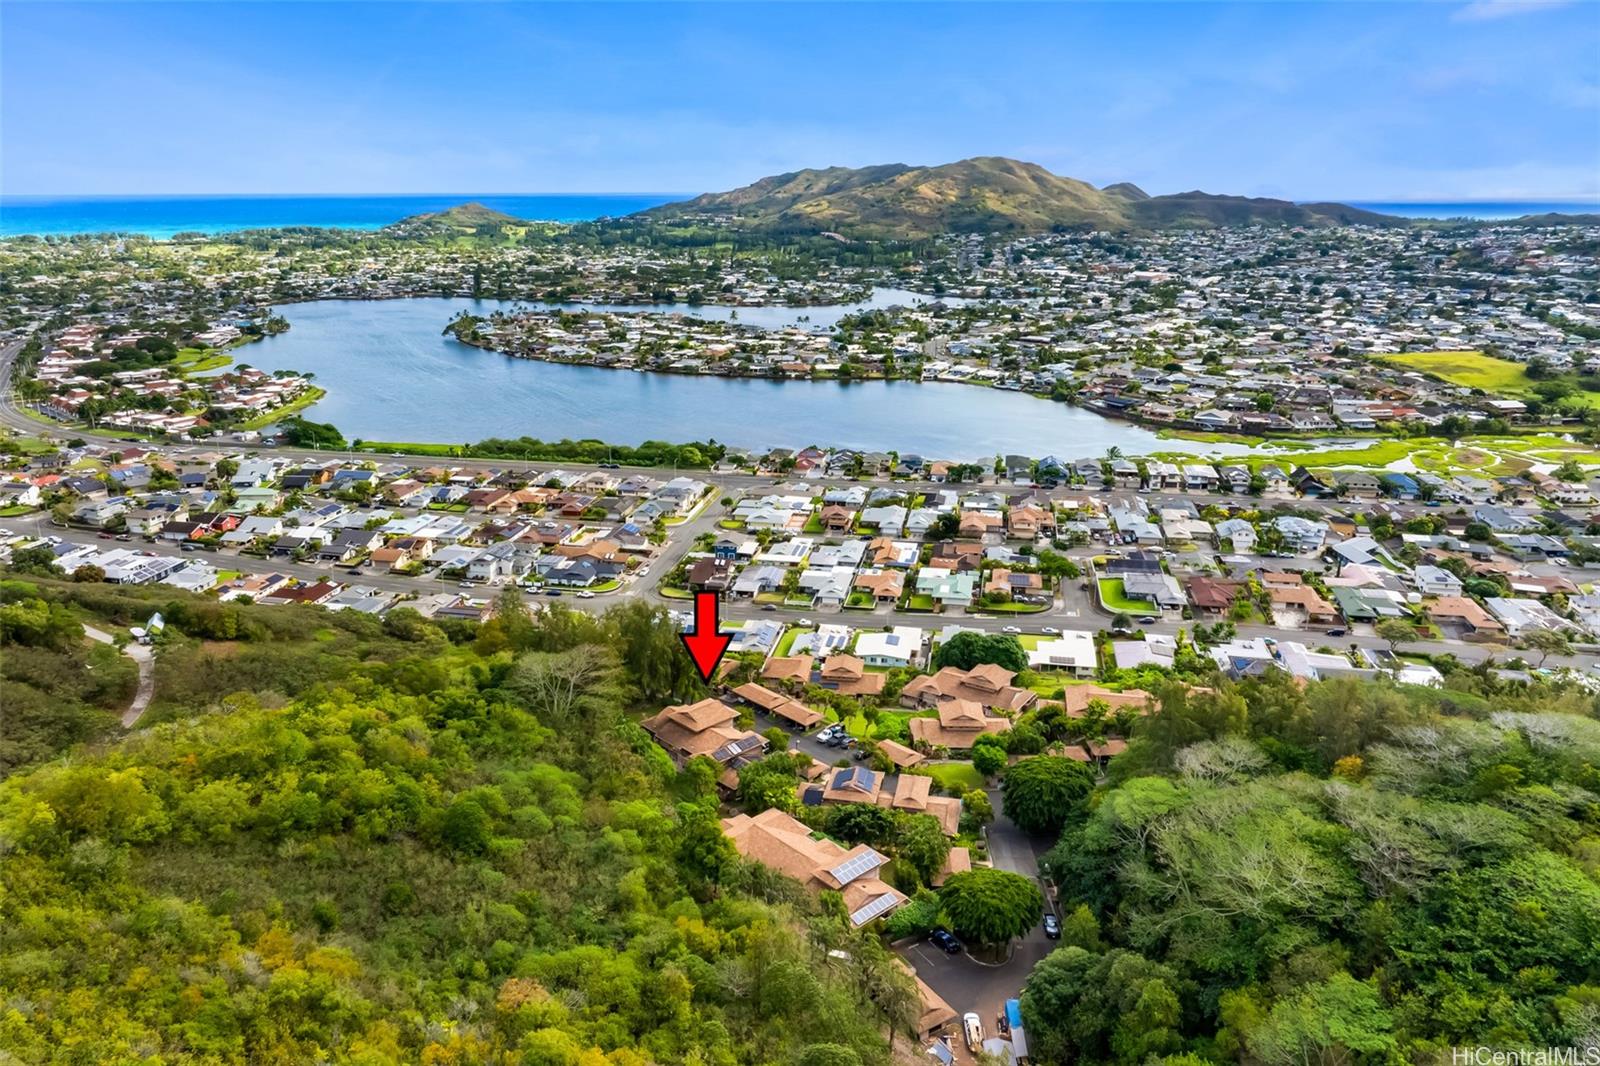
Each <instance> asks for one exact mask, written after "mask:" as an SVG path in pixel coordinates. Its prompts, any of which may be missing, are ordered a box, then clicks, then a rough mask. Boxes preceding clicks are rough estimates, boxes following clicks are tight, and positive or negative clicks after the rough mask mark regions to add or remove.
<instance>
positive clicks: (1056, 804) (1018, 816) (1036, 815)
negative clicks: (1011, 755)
mask: <svg viewBox="0 0 1600 1066" xmlns="http://www.w3.org/2000/svg"><path fill="white" fill-rule="evenodd" d="M1002 787H1003V789H1004V792H1003V794H1002V797H1001V804H1000V806H1001V810H1003V811H1004V812H1005V815H1006V817H1007V818H1010V819H1011V820H1012V821H1013V822H1015V823H1017V826H1018V827H1019V828H1020V829H1022V830H1024V831H1026V832H1029V833H1053V832H1059V831H1060V830H1061V827H1062V826H1063V825H1065V824H1066V821H1067V818H1068V816H1069V815H1070V814H1071V813H1072V812H1073V810H1074V808H1076V807H1077V805H1078V804H1080V803H1082V802H1083V800H1084V798H1085V797H1086V796H1088V795H1089V793H1090V791H1092V790H1093V788H1094V774H1093V773H1091V772H1090V771H1089V768H1088V767H1087V766H1085V765H1084V764H1083V763H1081V762H1077V761H1075V760H1073V759H1067V758H1063V757H1061V756H1059V755H1037V756H1034V757H1033V758H1031V759H1023V760H1022V761H1021V762H1017V763H1013V764H1012V765H1011V766H1010V767H1009V768H1008V769H1007V770H1006V772H1005V777H1004V778H1003V779H1002Z"/></svg>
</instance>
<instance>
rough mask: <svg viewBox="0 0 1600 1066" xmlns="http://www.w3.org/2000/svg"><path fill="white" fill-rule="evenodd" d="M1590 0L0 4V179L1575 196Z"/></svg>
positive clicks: (391, 186) (24, 188) (1585, 134)
mask: <svg viewBox="0 0 1600 1066" xmlns="http://www.w3.org/2000/svg"><path fill="white" fill-rule="evenodd" d="M1597 57H1600V4H1596V3H1590V2H1579V3H1561V2H1557V0H1550V2H1531V3H1530V2H1514V0H1476V2H1467V0H1459V2H1439V3H1421V4H1404V3H1354V2H1352V3H1338V4H1329V5H1323V4H1315V3H1274V4H1268V3H1260V4H1202V3H1163V4H1148V5H1147V4H1136V3H1107V4H1072V5H1059V6H1058V5H1047V4H1024V5H1016V6H1012V5H1007V4H982V5H977V4H973V5H960V4H937V5H912V4H881V5H880V4H864V3H856V4H848V5H811V4H802V3H785V4H771V5H757V4H733V3H728V4H711V5H691V6H675V5H668V4H644V3H635V4H610V5H592V4H581V5H580V4H576V3H571V4H553V5H533V4H528V5H523V4H509V3H507V4H420V5H410V4H397V3H385V4H376V3H373V4H290V3H280V4H231V3H204V4H202V3H170V4H151V5H142V4H134V3H120V4H84V5H77V4H72V3H58V2H52V3H30V2H10V0H8V2H6V3H5V5H4V9H3V12H0V89H3V103H0V190H3V191H4V192H6V193H10V194H33V195H39V194H57V195H67V194H115V193H130V194H159V193H295V192H324V193H357V192H697V191H703V190H709V189H722V188H729V187H732V186H735V185H740V184H743V183H745V182H748V181H751V180H753V179H755V178H757V177H760V176H762V175H764V174H771V173H777V172H782V171H786V170H794V169H798V168H801V167H806V166H827V165H832V164H839V165H850V166H858V165H863V164H867V163H884V162H906V163H940V162H947V161H949V160H953V159H960V158H964V157H967V156H973V155H1009V156H1015V157H1018V158H1022V159H1028V160H1032V161H1035V162H1038V163H1041V164H1043V165H1045V166H1047V167H1049V168H1050V169H1051V170H1054V171H1055V172H1057V173H1060V174H1067V175H1071V176H1073V177H1078V178H1083V179H1085V180H1088V181H1092V182H1095V183H1097V184H1105V183H1109V182H1113V181H1134V182H1137V183H1138V184H1140V185H1141V186H1144V187H1145V188H1146V189H1147V190H1149V191H1151V192H1155V193H1161V192H1177V191H1181V190H1185V189H1190V188H1201V189H1204V190H1206V191H1209V192H1230V193H1244V194H1250V195H1262V196H1286V197H1289V198H1293V199H1318V198H1330V199H1331V198H1338V199H1348V200H1434V199H1437V200H1472V199H1480V200H1481V199H1545V198H1548V199H1572V198H1579V197H1595V196H1600V61H1597Z"/></svg>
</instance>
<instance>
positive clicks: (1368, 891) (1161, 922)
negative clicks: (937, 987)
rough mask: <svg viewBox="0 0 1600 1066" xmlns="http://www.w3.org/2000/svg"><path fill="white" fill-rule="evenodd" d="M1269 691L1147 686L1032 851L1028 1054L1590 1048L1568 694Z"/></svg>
mask: <svg viewBox="0 0 1600 1066" xmlns="http://www.w3.org/2000/svg"><path fill="white" fill-rule="evenodd" d="M1448 685H1449V686H1450V688H1449V690H1447V691H1445V692H1443V693H1440V692H1435V691H1433V690H1428V689H1400V688H1395V687H1392V686H1389V685H1386V684H1372V683H1362V682H1355V681H1327V682H1321V683H1317V684H1313V685H1310V686H1308V687H1306V688H1301V687H1299V686H1297V685H1295V684H1294V683H1293V682H1291V681H1290V680H1289V679H1288V678H1287V677H1286V676H1285V675H1275V676H1273V677H1269V678H1266V679H1262V680H1257V681H1249V682H1246V683H1245V684H1243V685H1242V686H1240V687H1239V688H1238V689H1231V690H1224V691H1217V692H1210V693H1198V694H1193V695H1189V696H1184V695H1182V694H1181V693H1178V692H1176V691H1171V692H1167V693H1164V694H1163V696H1164V698H1163V702H1162V709H1161V711H1160V712H1159V713H1158V714H1156V715H1154V716H1152V718H1151V719H1150V720H1149V721H1148V722H1147V723H1146V724H1145V728H1144V729H1143V731H1142V735H1141V737H1140V738H1139V739H1138V740H1136V741H1135V742H1134V743H1133V745H1132V746H1131V747H1130V749H1129V751H1128V752H1127V753H1126V754H1125V755H1124V756H1122V757H1121V758H1119V759H1118V760H1117V761H1116V762H1115V763H1113V769H1114V777H1115V781H1114V783H1113V784H1112V786H1111V787H1109V788H1108V789H1106V790H1104V791H1102V792H1101V793H1100V794H1098V795H1096V796H1094V797H1092V798H1091V800H1090V801H1089V802H1088V803H1087V804H1086V805H1085V806H1084V807H1083V808H1082V809H1081V810H1079V811H1078V812H1077V813H1076V815H1075V816H1074V818H1073V819H1072V820H1071V824H1070V825H1069V828H1068V829H1067V831H1066V832H1065V834H1064V835H1063V836H1062V838H1061V842H1060V844H1059V845H1058V846H1057V847H1056V848H1055V849H1054V850H1053V851H1052V852H1051V853H1050V855H1049V856H1048V858H1047V859H1046V860H1045V865H1046V867H1047V868H1048V870H1049V873H1050V875H1051V877H1052V878H1053V879H1054V881H1055V882H1056V884H1057V885H1059V887H1060V890H1061V893H1062V897H1063V903H1064V909H1065V910H1066V911H1067V912H1068V918H1067V920H1066V923H1065V924H1066V927H1067V928H1066V933H1065V936H1064V938H1063V947H1061V948H1060V949H1059V950H1057V951H1055V952H1054V953H1052V954H1051V955H1050V956H1049V957H1048V958H1047V959H1046V960H1045V961H1044V962H1043V963H1042V964H1041V965H1040V966H1039V967H1038V968H1037V969H1036V970H1035V971H1034V972H1033V975H1032V976H1031V978H1030V979H1029V981H1028V986H1027V991H1026V993H1025V994H1024V996H1023V1001H1022V1003H1023V1012H1024V1016H1025V1018H1026V1020H1027V1031H1028V1035H1029V1042H1030V1045H1031V1046H1032V1047H1033V1048H1034V1049H1035V1050H1037V1051H1038V1052H1040V1053H1041V1055H1042V1056H1043V1059H1044V1061H1055V1062H1111V1063H1137V1062H1145V1061H1147V1060H1148V1059H1149V1058H1150V1057H1151V1056H1157V1057H1169V1058H1168V1061H1169V1062H1175V1061H1177V1060H1176V1059H1172V1058H1170V1057H1171V1056H1178V1057H1179V1058H1181V1059H1182V1061H1183V1062H1184V1063H1186V1064H1189V1066H1192V1064H1193V1063H1196V1062H1198V1061H1201V1060H1205V1061H1213V1062H1233V1061H1239V1062H1244V1063H1261V1064H1267V1066H1276V1064H1283V1066H1288V1064H1291V1063H1308V1062H1373V1063H1376V1062H1396V1061H1402V1060H1404V1061H1415V1062H1420V1061H1432V1060H1433V1059H1434V1058H1435V1057H1436V1056H1437V1055H1438V1054H1439V1053H1441V1052H1445V1053H1448V1049H1449V1048H1450V1047H1452V1046H1457V1045H1470V1046H1477V1045H1489V1046H1494V1047H1514V1046H1523V1045H1529V1046H1535V1047H1546V1046H1551V1045H1562V1046H1567V1045H1577V1044H1584V1043H1586V1042H1588V1043H1592V1042H1594V1041H1595V1040H1596V1038H1597V1037H1600V769H1597V768H1600V722H1597V721H1596V720H1595V718H1594V714H1595V700H1594V697H1593V695H1592V694H1589V693H1586V692H1583V691H1580V690H1577V689H1574V688H1560V687H1557V686H1553V685H1546V684H1539V685H1528V684H1525V683H1521V682H1513V683H1506V682H1503V681H1499V680H1497V679H1495V678H1494V677H1493V676H1491V675H1490V674H1488V673H1487V672H1480V673H1473V672H1464V671H1457V672H1454V673H1452V674H1451V675H1450V676H1449V679H1448Z"/></svg>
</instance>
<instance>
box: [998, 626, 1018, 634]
mask: <svg viewBox="0 0 1600 1066" xmlns="http://www.w3.org/2000/svg"><path fill="white" fill-rule="evenodd" d="M1000 632H1002V633H1021V632H1022V627H1021V626H1001V627H1000Z"/></svg>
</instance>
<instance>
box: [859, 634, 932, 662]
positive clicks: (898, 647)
mask: <svg viewBox="0 0 1600 1066" xmlns="http://www.w3.org/2000/svg"><path fill="white" fill-rule="evenodd" d="M856 658H858V659H860V660H861V661H862V662H864V663H866V664H867V665H868V666H890V667H893V666H915V665H917V664H919V663H920V662H921V661H922V630H920V629H918V628H917V627H916V626H895V627H894V628H893V629H891V630H890V631H889V632H887V633H881V632H872V633H862V634H861V635H860V636H859V637H857V638H856Z"/></svg>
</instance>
